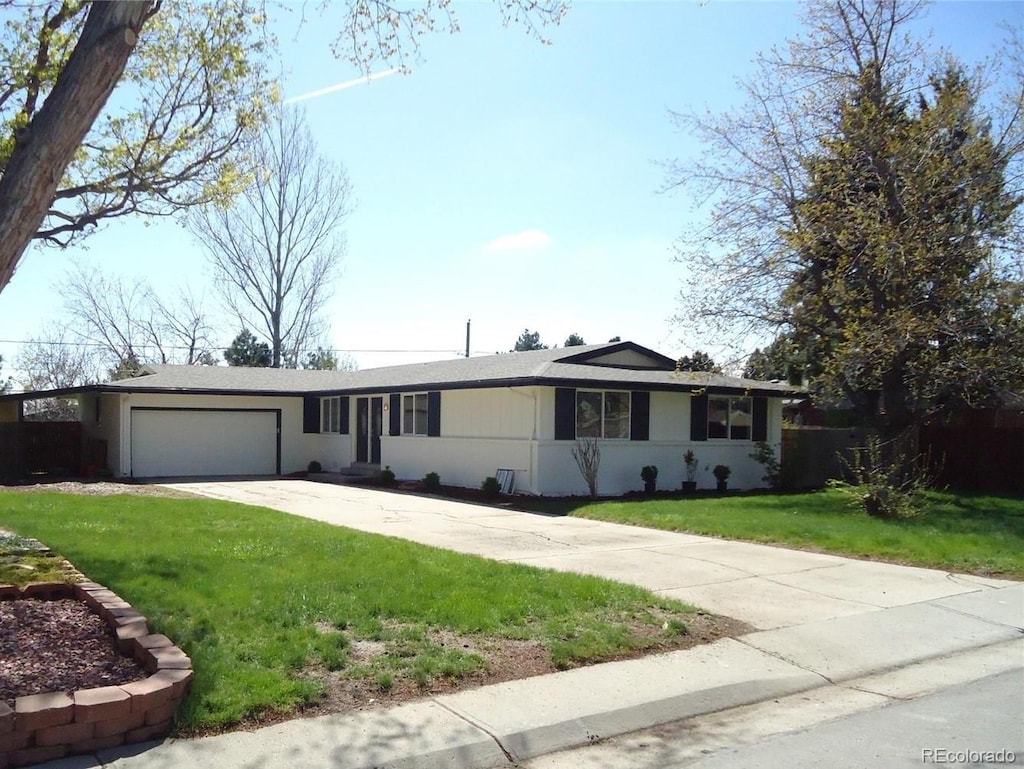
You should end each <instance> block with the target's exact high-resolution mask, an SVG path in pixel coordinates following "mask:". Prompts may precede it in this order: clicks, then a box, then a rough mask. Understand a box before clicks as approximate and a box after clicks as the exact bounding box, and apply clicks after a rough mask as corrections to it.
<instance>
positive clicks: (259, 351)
mask: <svg viewBox="0 0 1024 769" xmlns="http://www.w3.org/2000/svg"><path fill="white" fill-rule="evenodd" d="M224 360H226V361H227V364H228V365H229V366H249V367H250V368H269V367H270V364H271V362H272V360H273V359H272V357H271V355H270V345H268V344H267V343H266V342H261V341H259V340H258V339H257V338H256V337H255V336H253V334H252V332H250V331H249V329H246V328H243V329H242V330H241V331H240V332H239V333H238V336H236V337H235V338H234V339H233V340H232V341H231V346H230V347H228V349H226V350H225V351H224Z"/></svg>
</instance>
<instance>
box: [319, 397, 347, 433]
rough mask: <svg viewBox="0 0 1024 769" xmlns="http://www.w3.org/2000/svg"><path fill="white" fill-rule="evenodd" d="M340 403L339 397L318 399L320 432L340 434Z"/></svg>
mask: <svg viewBox="0 0 1024 769" xmlns="http://www.w3.org/2000/svg"><path fill="white" fill-rule="evenodd" d="M341 403H342V399H341V398H340V397H336V398H321V399H320V432H322V433H340V432H341Z"/></svg>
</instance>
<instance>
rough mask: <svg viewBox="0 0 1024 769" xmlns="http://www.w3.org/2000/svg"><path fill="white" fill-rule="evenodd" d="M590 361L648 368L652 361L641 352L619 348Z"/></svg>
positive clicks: (609, 364) (608, 364) (607, 364)
mask: <svg viewBox="0 0 1024 769" xmlns="http://www.w3.org/2000/svg"><path fill="white" fill-rule="evenodd" d="M591 362H592V363H600V364H603V365H606V366H624V367H626V368H638V369H648V368H651V365H652V363H653V361H652V360H651V359H650V358H649V357H648V356H647V355H644V354H643V353H640V352H637V351H636V350H619V351H618V352H613V353H610V354H608V355H600V356H598V357H595V358H594V359H593V360H592V361H591Z"/></svg>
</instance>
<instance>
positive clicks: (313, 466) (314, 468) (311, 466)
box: [306, 459, 324, 473]
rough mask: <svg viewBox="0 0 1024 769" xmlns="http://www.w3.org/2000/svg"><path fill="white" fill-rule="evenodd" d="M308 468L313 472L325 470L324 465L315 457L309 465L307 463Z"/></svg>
mask: <svg viewBox="0 0 1024 769" xmlns="http://www.w3.org/2000/svg"><path fill="white" fill-rule="evenodd" d="M306 469H307V470H308V471H309V472H311V473H322V472H323V471H324V468H323V465H321V464H320V463H319V462H317V461H316V460H315V459H314V460H313V461H312V462H310V463H309V464H308V465H306Z"/></svg>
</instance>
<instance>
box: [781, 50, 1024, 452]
mask: <svg viewBox="0 0 1024 769" xmlns="http://www.w3.org/2000/svg"><path fill="white" fill-rule="evenodd" d="M838 125H839V131H838V132H837V134H836V135H835V136H834V137H831V138H829V139H826V140H825V141H824V143H823V146H822V151H821V152H820V153H819V154H817V155H816V156H814V157H812V158H810V159H809V161H808V169H809V172H810V176H811V182H810V185H809V187H808V190H807V192H806V194H805V195H803V196H802V197H801V199H800V200H799V201H798V202H797V206H796V210H795V217H794V226H792V227H789V228H786V229H785V230H784V236H785V237H786V239H787V242H788V243H789V244H790V246H791V248H792V249H793V253H794V255H795V257H796V258H797V259H798V263H799V269H798V270H797V271H796V273H795V275H794V278H793V280H792V282H791V284H790V285H789V287H788V288H787V289H786V291H785V292H784V293H783V295H782V301H781V306H782V308H783V309H784V312H785V313H786V320H787V322H788V324H789V325H790V327H791V328H792V329H793V341H794V342H795V344H796V345H797V346H798V347H802V348H804V349H809V348H811V347H813V349H814V353H815V354H814V358H815V359H816V360H817V362H818V363H819V364H820V366H821V369H822V377H823V380H824V382H825V384H826V385H827V386H829V388H830V389H831V390H833V391H834V392H836V393H841V394H843V395H845V396H846V397H847V398H848V399H849V400H850V401H851V402H852V403H853V404H854V407H855V408H856V409H857V411H858V413H859V414H860V416H861V419H862V421H863V423H864V424H866V425H869V426H871V427H874V428H876V429H878V430H879V432H880V435H881V436H882V438H883V440H890V439H895V438H897V437H898V436H900V435H902V434H903V433H904V432H905V431H906V430H907V429H908V428H909V427H911V426H912V425H913V424H914V423H915V422H916V421H918V420H919V419H920V418H921V417H922V416H923V415H924V414H925V413H926V412H927V411H934V410H937V409H941V408H943V407H948V406H950V405H953V404H957V403H959V404H963V403H967V404H971V403H977V402H980V401H982V400H983V399H984V398H985V397H986V396H988V395H989V394H991V393H992V392H993V391H994V390H995V389H998V388H1001V387H1010V386H1014V385H1015V384H1018V383H1020V382H1021V381H1024V323H1022V316H1024V304H1022V302H1021V291H1020V284H1019V283H1015V282H1014V281H1013V276H1012V274H1011V273H1010V271H1009V270H1006V269H1005V267H1006V265H1002V264H1001V262H1000V259H999V252H998V244H999V243H1000V241H1001V239H1002V238H1004V237H1005V236H1006V235H1007V234H1008V230H1009V228H1010V227H1011V226H1012V223H1013V215H1014V212H1015V210H1016V209H1017V207H1018V206H1019V205H1020V202H1021V200H1020V198H1019V197H1018V196H1016V195H1014V194H1011V193H1010V192H1009V191H1008V189H1007V184H1006V178H1005V171H1006V162H1007V160H1006V155H1005V153H1004V151H1003V148H1001V147H1000V146H999V143H998V142H997V141H996V140H995V139H994V137H993V136H992V135H991V132H990V129H989V124H988V122H987V121H986V120H985V119H984V117H982V116H981V115H979V114H978V110H977V95H976V93H975V91H974V89H973V87H972V84H971V82H970V81H969V80H968V78H967V77H966V76H965V75H964V73H963V72H962V71H960V70H959V69H957V68H955V67H952V68H950V69H948V70H946V71H945V72H943V73H941V74H940V75H939V76H936V77H935V78H934V79H933V81H932V95H931V98H930V99H926V98H925V97H923V96H922V97H921V98H920V99H919V100H918V103H917V104H916V105H913V106H911V105H910V104H908V103H907V102H906V101H905V99H904V98H903V96H902V95H901V94H900V93H899V92H897V90H896V89H895V88H893V87H892V85H891V84H890V83H887V82H886V81H885V80H884V79H883V78H882V77H881V72H880V71H879V69H878V68H868V69H867V70H866V71H865V73H864V75H863V76H862V77H861V78H859V79H858V82H857V84H856V88H855V90H854V91H853V93H852V94H851V96H850V98H848V99H847V100H846V101H845V102H844V103H843V104H842V106H841V107H840V110H839V115H838Z"/></svg>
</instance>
